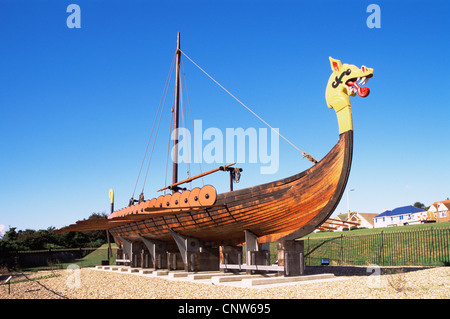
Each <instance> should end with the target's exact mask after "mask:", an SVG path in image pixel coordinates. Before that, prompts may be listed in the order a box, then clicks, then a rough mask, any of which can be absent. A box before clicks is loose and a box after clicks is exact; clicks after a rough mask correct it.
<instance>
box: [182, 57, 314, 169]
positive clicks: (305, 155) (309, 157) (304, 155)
mask: <svg viewBox="0 0 450 319" xmlns="http://www.w3.org/2000/svg"><path fill="white" fill-rule="evenodd" d="M180 51H181V50H180ZM181 53H182V54H183V55H184V56H185V57H186V58H188V59H189V61H191V62H192V63H193V64H194V65H195V66H196V67H197V68H199V69H200V70H201V71H202V72H203V73H205V74H206V75H207V76H208V77H209V78H210V79H211V80H213V81H214V83H216V84H217V85H218V86H220V88H222V90H224V91H225V92H227V93H228V94H229V95H231V97H232V98H234V99H235V100H236V101H237V102H239V104H241V105H242V106H243V107H245V108H246V109H247V110H248V111H250V112H251V113H252V114H253V115H254V116H256V117H257V118H258V119H259V120H260V121H261V122H263V123H264V124H266V125H267V126H268V127H270V129H271V130H272V131H274V132H275V133H277V134H278V135H279V136H280V137H281V138H283V139H284V140H285V141H286V142H288V143H289V144H290V145H291V146H292V147H294V148H295V149H296V150H297V151H299V152H300V153H301V154H302V155H303V157H304V158H306V159H307V160H309V161H310V162H312V163H314V164H317V163H318V161H317V160H316V159H315V158H314V157H313V156H312V155H309V154H307V153H305V152H303V151H302V150H300V149H299V148H298V147H297V146H295V145H294V144H293V143H292V142H291V141H289V140H288V139H287V138H286V137H284V136H283V135H282V134H281V133H280V132H278V131H277V130H275V129H274V128H273V127H272V126H270V125H269V123H267V122H266V121H264V120H263V119H262V118H261V117H260V116H259V115H258V114H256V113H255V112H254V111H252V110H251V109H250V108H249V107H248V106H247V105H245V104H244V103H243V102H241V101H240V100H239V99H238V98H237V97H235V96H234V95H233V94H232V93H231V92H230V91H228V90H227V89H226V88H224V87H223V86H222V85H221V84H220V83H219V82H217V81H216V80H215V79H214V78H213V77H212V76H211V75H209V74H208V73H207V72H206V71H205V70H203V69H202V68H201V67H200V66H199V65H198V64H197V63H195V62H194V61H193V60H192V59H191V58H190V57H189V56H188V55H187V54H186V53H184V52H183V51H181Z"/></svg>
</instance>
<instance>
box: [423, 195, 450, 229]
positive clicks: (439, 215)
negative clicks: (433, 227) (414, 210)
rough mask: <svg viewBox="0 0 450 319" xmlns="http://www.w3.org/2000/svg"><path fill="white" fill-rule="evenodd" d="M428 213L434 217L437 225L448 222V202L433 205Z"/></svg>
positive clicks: (449, 212)
mask: <svg viewBox="0 0 450 319" xmlns="http://www.w3.org/2000/svg"><path fill="white" fill-rule="evenodd" d="M428 212H429V213H432V214H433V215H434V217H435V220H436V222H437V223H442V222H448V221H450V200H443V201H440V202H435V203H433V205H431V206H430V208H429V209H428Z"/></svg>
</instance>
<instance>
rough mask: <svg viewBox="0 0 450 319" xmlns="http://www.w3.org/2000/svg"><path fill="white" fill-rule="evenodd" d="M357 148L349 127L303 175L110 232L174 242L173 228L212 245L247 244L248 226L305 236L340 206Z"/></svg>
mask: <svg viewBox="0 0 450 319" xmlns="http://www.w3.org/2000/svg"><path fill="white" fill-rule="evenodd" d="M352 149H353V131H347V132H345V133H343V134H342V135H341V136H340V138H339V141H338V143H337V144H336V145H335V146H334V147H333V149H332V150H331V151H330V152H329V153H328V154H327V155H326V156H325V157H324V158H323V159H322V160H321V161H320V162H319V163H318V164H316V165H315V166H313V167H311V168H309V169H308V170H305V171H303V172H301V173H299V174H296V175H293V176H291V177H288V178H284V179H281V180H278V181H274V182H271V183H267V184H262V185H258V186H254V187H249V188H245V189H241V190H236V191H232V192H226V193H221V194H218V195H217V201H216V203H215V204H214V205H213V206H212V207H209V208H206V209H201V208H200V209H187V210H186V211H184V212H183V211H179V212H176V213H171V212H167V213H165V214H166V215H165V216H160V217H154V218H148V216H147V217H145V216H142V218H145V219H143V220H141V221H136V222H133V223H129V224H126V225H122V226H119V227H115V228H111V229H110V233H111V234H112V235H113V236H114V237H116V238H119V237H123V238H128V239H130V240H139V239H140V236H143V237H146V238H149V239H154V240H161V241H172V240H173V238H172V235H171V233H170V231H169V229H171V230H173V231H174V232H176V233H179V234H181V235H184V236H187V237H193V238H197V239H199V240H201V241H203V242H209V243H212V244H213V245H236V244H240V243H243V242H244V241H245V238H244V231H245V230H248V231H250V232H252V233H253V234H255V235H256V236H257V237H258V241H259V243H264V242H274V241H277V240H280V239H282V238H283V239H295V238H300V237H302V236H304V235H307V234H309V233H311V232H312V231H313V230H314V229H316V228H317V227H319V226H320V225H321V224H322V223H323V222H324V221H325V220H326V219H327V218H328V217H330V215H331V214H332V213H333V211H334V210H335V208H336V206H337V205H338V203H339V200H340V198H341V196H342V194H343V192H344V189H345V186H346V184H347V179H348V176H349V173H350V166H351V161H352ZM155 213H156V214H158V213H157V212H155ZM135 216H136V218H139V217H138V216H139V214H137V215H135Z"/></svg>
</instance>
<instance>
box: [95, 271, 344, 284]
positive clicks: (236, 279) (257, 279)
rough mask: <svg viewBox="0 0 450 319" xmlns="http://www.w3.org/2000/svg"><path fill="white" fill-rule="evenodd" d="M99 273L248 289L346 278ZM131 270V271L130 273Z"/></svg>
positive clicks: (320, 275)
mask: <svg viewBox="0 0 450 319" xmlns="http://www.w3.org/2000/svg"><path fill="white" fill-rule="evenodd" d="M94 269H95V270H97V271H113V272H120V273H121V274H123V275H128V276H146V277H149V276H150V277H158V278H161V279H167V280H175V281H187V282H198V283H203V284H214V285H226V286H233V287H246V288H260V289H264V288H270V287H275V286H284V285H296V284H302V283H315V282H322V281H334V280H342V279H345V278H342V277H341V278H339V277H335V276H334V274H316V275H303V276H291V277H284V276H277V274H276V273H271V274H268V275H261V274H259V275H258V274H257V275H247V274H245V272H240V273H223V272H219V271H209V272H208V271H205V272H198V273H192V272H186V271H180V270H172V271H169V270H152V269H135V268H131V267H104V266H97V267H95V268H94ZM129 270H131V271H129Z"/></svg>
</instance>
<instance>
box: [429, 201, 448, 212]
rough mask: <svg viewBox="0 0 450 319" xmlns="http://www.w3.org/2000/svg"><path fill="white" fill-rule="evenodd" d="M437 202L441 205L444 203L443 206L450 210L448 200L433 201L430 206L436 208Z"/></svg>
mask: <svg viewBox="0 0 450 319" xmlns="http://www.w3.org/2000/svg"><path fill="white" fill-rule="evenodd" d="M437 203H440V204H441V205H444V206H445V207H447V209H449V210H450V200H441V201H439V202H434V203H433V204H432V205H431V206H434V208H436V206H437Z"/></svg>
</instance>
